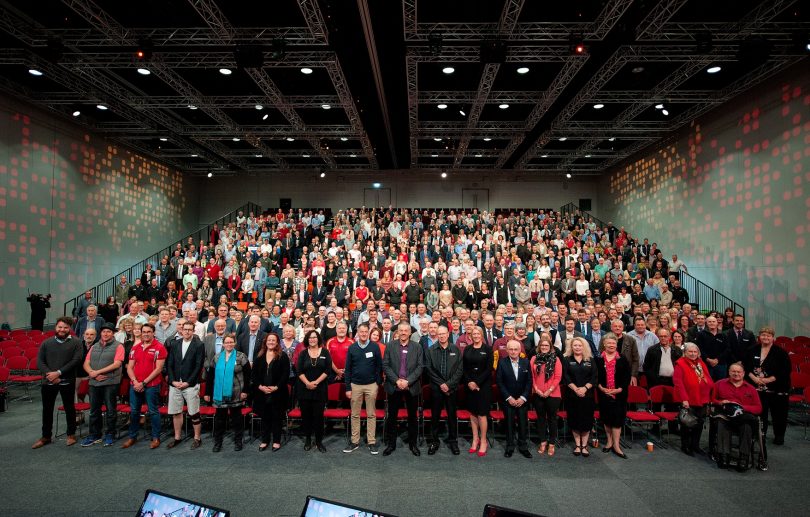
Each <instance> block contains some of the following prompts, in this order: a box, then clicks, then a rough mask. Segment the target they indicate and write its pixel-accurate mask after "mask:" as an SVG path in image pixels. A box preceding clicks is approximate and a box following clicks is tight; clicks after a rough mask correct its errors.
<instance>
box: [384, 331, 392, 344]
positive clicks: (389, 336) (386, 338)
mask: <svg viewBox="0 0 810 517" xmlns="http://www.w3.org/2000/svg"><path fill="white" fill-rule="evenodd" d="M390 339H391V334H390V333H389V332H386V333H385V337H384V338H383V343H388V341H389V340H390Z"/></svg>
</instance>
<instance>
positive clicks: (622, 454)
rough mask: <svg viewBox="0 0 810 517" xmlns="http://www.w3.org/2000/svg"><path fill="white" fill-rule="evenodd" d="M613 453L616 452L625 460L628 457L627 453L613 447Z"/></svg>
mask: <svg viewBox="0 0 810 517" xmlns="http://www.w3.org/2000/svg"><path fill="white" fill-rule="evenodd" d="M613 454H615V455H616V456H618V457H620V458H621V459H623V460H626V459H627V454H625V453H623V452H618V451H617V450H616V449H613Z"/></svg>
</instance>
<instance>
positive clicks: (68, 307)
mask: <svg viewBox="0 0 810 517" xmlns="http://www.w3.org/2000/svg"><path fill="white" fill-rule="evenodd" d="M240 211H241V212H242V213H243V214H244V215H245V216H247V215H248V214H250V213H251V212H253V213H254V214H260V213H261V211H262V209H261V207H260V206H259V205H257V204H256V203H246V204H244V205H242V206H240V207H239V208H236V209H234V210H232V211H231V212H229V213H227V214H225V215H223V216H222V217H220V218H219V219H217V220H216V221H213V222H211V223H210V224H207V225H205V226H202V227H201V228H200V229H198V230H197V231H195V232H192V233H190V234H188V235H186V236H185V237H183V238H181V239H177V240H175V241H173V243H172V245H170V246H167V247H165V248H163V249H161V250H160V251H157V252H156V253H153V254H151V255H149V256H148V257H146V258H145V259H143V260H141V261H140V262H138V263H136V264H134V265H133V266H131V267H130V268H128V269H125V270H124V271H122V272H120V273H118V274H117V275H115V276H114V277H112V278H110V279H108V280H105V281H104V282H102V283H100V284H98V285H97V286H95V287H90V288H88V289H86V290H85V291H83V292H82V293H81V294H80V295H78V296H76V297H75V298H72V299H70V300H68V301H66V302H65V305H64V314H65V315H66V316H70V315H72V314H73V310H74V308H75V307H76V306H77V305H78V303H79V300H80V299H81V298H83V297H84V293H85V292H87V291H88V290H89V291H92V293H93V298H94V299H95V300H96V302H97V303H104V302H105V301H106V299H107V297H108V296H113V295H114V294H115V286H116V285H117V284H118V282H119V281H120V279H121V275H123V276H125V277H126V278H127V282H129V283H130V284H132V283H133V282H134V281H135V279H136V278H140V277H141V274H142V273H143V272H144V270H146V264H152V266H157V265H158V264H159V263H160V260H161V259H162V258H163V257H165V256H169V257H171V254H172V252H173V250H174V247H175V245H176V244H177V243H178V242H186V241H188V239H189V237H191V238H192V239H193V241H194V243H195V244H196V243H199V242H200V241H201V240H204V241H205V242H208V240H209V236H210V234H211V229H212V228H213V227H214V225H215V224H216V225H218V226H219V227H220V228H222V227H223V226H224V225H227V224H229V223H232V222H235V221H236V218H237V216H238V215H239V212H240Z"/></svg>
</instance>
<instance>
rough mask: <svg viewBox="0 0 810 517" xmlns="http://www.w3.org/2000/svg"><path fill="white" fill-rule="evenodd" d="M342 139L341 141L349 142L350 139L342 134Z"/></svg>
mask: <svg viewBox="0 0 810 517" xmlns="http://www.w3.org/2000/svg"><path fill="white" fill-rule="evenodd" d="M340 141H341V142H348V141H349V139H348V138H346V137H345V136H342V137H340Z"/></svg>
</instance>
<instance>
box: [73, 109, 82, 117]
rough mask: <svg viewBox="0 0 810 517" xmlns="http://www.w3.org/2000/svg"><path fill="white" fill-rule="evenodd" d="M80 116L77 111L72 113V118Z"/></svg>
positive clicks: (79, 112)
mask: <svg viewBox="0 0 810 517" xmlns="http://www.w3.org/2000/svg"><path fill="white" fill-rule="evenodd" d="M81 114H82V112H81V111H79V110H76V111H74V112H73V116H74V117H78V116H79V115H81Z"/></svg>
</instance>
